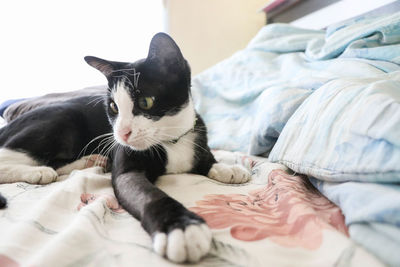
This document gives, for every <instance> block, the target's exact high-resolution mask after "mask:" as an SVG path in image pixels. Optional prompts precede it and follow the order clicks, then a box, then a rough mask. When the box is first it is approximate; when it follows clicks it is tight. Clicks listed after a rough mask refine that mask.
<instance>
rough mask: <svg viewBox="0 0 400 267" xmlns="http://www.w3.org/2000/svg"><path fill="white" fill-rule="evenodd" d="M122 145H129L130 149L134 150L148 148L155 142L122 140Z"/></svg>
mask: <svg viewBox="0 0 400 267" xmlns="http://www.w3.org/2000/svg"><path fill="white" fill-rule="evenodd" d="M122 145H124V146H127V147H129V148H130V149H132V150H135V151H145V150H148V149H150V148H151V147H153V146H154V145H156V144H150V143H146V142H136V143H134V144H133V143H125V142H122Z"/></svg>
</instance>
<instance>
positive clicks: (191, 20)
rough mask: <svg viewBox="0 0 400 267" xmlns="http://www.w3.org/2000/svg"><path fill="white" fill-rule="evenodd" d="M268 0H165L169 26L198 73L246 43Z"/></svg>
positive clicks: (261, 19) (257, 26)
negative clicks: (260, 10)
mask: <svg viewBox="0 0 400 267" xmlns="http://www.w3.org/2000/svg"><path fill="white" fill-rule="evenodd" d="M266 2H267V0H165V1H164V5H165V7H166V17H165V19H166V29H167V32H168V33H169V34H170V35H171V36H172V37H173V38H174V39H175V41H176V42H177V43H178V45H179V46H180V48H181V49H182V52H183V55H184V56H185V58H186V59H187V60H188V61H189V63H190V65H191V67H192V73H193V74H197V73H199V72H201V71H202V70H204V69H206V68H208V67H210V66H212V65H214V64H215V63H217V62H219V61H221V60H223V59H225V58H227V57H229V56H230V55H232V54H233V53H234V52H235V51H237V50H239V49H242V48H244V47H245V46H246V44H247V43H248V42H249V40H250V39H251V38H252V37H254V35H255V34H256V33H257V32H258V31H259V29H260V28H261V27H262V26H263V25H265V21H266V18H265V14H264V13H263V12H258V10H259V9H260V8H261V7H263V6H264V5H265V3H266Z"/></svg>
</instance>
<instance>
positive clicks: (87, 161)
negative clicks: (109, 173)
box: [56, 154, 107, 175]
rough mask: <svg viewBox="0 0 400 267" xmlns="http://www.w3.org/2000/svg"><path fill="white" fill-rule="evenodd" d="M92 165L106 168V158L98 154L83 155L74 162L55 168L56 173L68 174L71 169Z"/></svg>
mask: <svg viewBox="0 0 400 267" xmlns="http://www.w3.org/2000/svg"><path fill="white" fill-rule="evenodd" d="M94 166H99V167H102V168H103V169H106V166H107V158H106V157H103V156H102V155H99V154H93V155H88V156H84V157H82V158H80V159H78V160H76V161H74V162H71V163H69V164H67V165H64V166H62V167H60V168H58V169H57V170H56V172H57V173H58V175H65V174H70V173H71V172H72V171H73V170H83V169H85V168H90V167H94Z"/></svg>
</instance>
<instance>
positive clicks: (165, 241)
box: [153, 224, 212, 263]
mask: <svg viewBox="0 0 400 267" xmlns="http://www.w3.org/2000/svg"><path fill="white" fill-rule="evenodd" d="M211 238H212V234H211V231H210V229H209V228H208V226H207V225H206V224H198V225H197V224H192V225H189V226H188V227H186V229H185V230H182V229H174V230H172V231H171V232H170V233H169V234H168V235H167V234H165V233H160V232H158V233H156V234H155V235H154V238H153V249H154V251H155V252H156V253H157V254H158V255H160V256H166V257H167V258H168V259H169V260H171V261H173V262H178V263H181V262H185V261H187V262H198V261H199V260H200V259H201V258H202V257H203V256H204V255H206V254H207V253H208V251H209V250H210V246H211Z"/></svg>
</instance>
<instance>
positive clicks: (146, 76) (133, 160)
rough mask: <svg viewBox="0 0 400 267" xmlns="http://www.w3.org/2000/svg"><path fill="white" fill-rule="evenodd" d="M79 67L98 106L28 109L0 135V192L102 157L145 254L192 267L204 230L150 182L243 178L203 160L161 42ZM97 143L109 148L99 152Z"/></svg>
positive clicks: (201, 136) (81, 102)
mask: <svg viewBox="0 0 400 267" xmlns="http://www.w3.org/2000/svg"><path fill="white" fill-rule="evenodd" d="M85 60H86V61H87V63H88V64H89V65H91V66H93V67H94V68H96V69H98V70H99V71H101V72H102V73H103V74H104V75H105V76H106V78H107V80H108V87H109V90H108V93H107V97H106V99H105V100H104V104H103V103H95V104H88V103H91V102H93V100H94V99H96V97H98V96H86V97H79V98H74V99H71V100H69V101H66V102H64V103H59V104H53V105H50V106H46V107H40V108H36V109H34V110H32V111H29V112H27V113H25V114H23V115H21V116H20V117H18V118H17V119H15V120H13V121H11V122H10V123H9V124H8V125H6V126H5V127H3V128H1V129H0V146H1V148H0V183H11V182H28V183H39V184H46V183H50V182H53V181H55V180H56V179H57V177H58V175H61V174H67V173H69V172H70V171H72V170H73V169H82V168H84V167H85V163H86V160H87V157H90V155H88V154H90V152H91V151H93V150H95V149H96V148H98V149H99V150H100V151H101V150H103V151H105V150H107V149H112V150H111V151H112V152H111V153H110V154H109V162H111V171H112V185H113V188H114V192H115V195H116V197H117V199H118V201H119V203H120V204H121V205H122V207H123V208H124V209H125V210H127V211H128V212H129V213H130V214H132V215H133V216H134V217H135V218H137V219H139V220H140V221H141V225H142V226H143V228H144V229H145V230H146V231H147V232H148V233H149V234H150V235H151V237H152V240H153V249H154V251H155V252H156V253H158V254H159V255H161V256H165V257H167V258H168V259H170V260H172V261H174V262H184V261H189V262H196V261H198V260H199V259H200V258H201V257H202V256H204V255H205V254H206V253H207V252H208V251H209V249H210V243H211V238H212V237H211V232H210V230H209V228H208V226H207V225H206V224H205V222H204V220H203V219H202V218H200V217H199V216H197V215H196V214H194V213H192V212H190V211H189V210H187V209H186V208H185V207H184V206H183V205H182V204H180V203H179V202H177V201H176V200H174V199H173V198H171V197H169V196H168V195H167V194H166V193H164V192H163V191H161V190H160V189H158V188H157V187H155V186H154V182H155V181H156V179H157V178H158V177H159V176H161V175H164V174H177V173H195V174H201V175H206V176H208V177H210V178H212V179H215V180H218V181H221V182H225V183H244V182H247V181H248V180H249V178H250V174H249V172H248V171H247V170H246V169H244V168H243V167H241V166H238V165H233V166H231V165H226V164H223V163H217V162H216V160H215V159H214V157H213V155H212V154H211V152H210V150H209V148H208V145H207V135H206V127H205V125H204V122H203V121H202V119H201V118H200V116H199V115H198V114H196V112H195V110H194V107H193V102H192V98H191V94H190V81H191V78H190V68H189V65H188V63H187V62H186V60H185V59H184V58H183V56H182V54H181V52H180V50H179V48H178V46H177V45H176V44H175V42H174V41H173V40H172V39H171V38H170V37H169V36H168V35H166V34H164V33H159V34H156V35H155V36H154V37H153V39H152V41H151V44H150V49H149V54H148V57H147V58H146V59H142V60H139V61H137V62H134V63H122V62H113V61H106V60H103V59H99V58H95V57H85ZM108 140H111V141H113V142H112V144H111V145H110V143H107V142H106V141H108ZM106 143H107V145H109V146H110V147H102V146H105V145H104V144H106ZM87 144H89V145H88V147H86V149H85V150H83V151H84V153H83V156H84V157H83V158H81V159H78V160H76V159H77V158H78V157H79V156H80V154H81V152H82V149H83V148H84V147H85V145H87ZM75 160H76V161H75Z"/></svg>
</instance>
